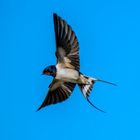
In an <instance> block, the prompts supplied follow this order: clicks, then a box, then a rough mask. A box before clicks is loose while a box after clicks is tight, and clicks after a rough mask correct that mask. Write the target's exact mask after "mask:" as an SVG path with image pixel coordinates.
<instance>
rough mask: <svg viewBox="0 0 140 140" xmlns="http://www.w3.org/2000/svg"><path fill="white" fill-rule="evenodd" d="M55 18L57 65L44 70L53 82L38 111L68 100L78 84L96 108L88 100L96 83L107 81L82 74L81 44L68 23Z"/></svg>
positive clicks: (54, 15)
mask: <svg viewBox="0 0 140 140" xmlns="http://www.w3.org/2000/svg"><path fill="white" fill-rule="evenodd" d="M53 18H54V29H55V38H56V53H55V55H56V58H57V64H56V65H51V66H48V67H46V68H45V69H44V70H43V74H45V75H50V76H52V77H53V81H52V83H51V84H50V85H49V92H48V95H47V96H46V98H45V100H44V102H43V103H42V104H41V106H40V107H39V109H38V110H40V109H41V108H43V107H45V106H47V105H51V104H56V103H58V102H62V101H64V100H66V99H68V97H69V96H70V95H71V93H72V92H73V90H74V88H75V86H76V84H78V86H79V88H80V90H81V92H82V93H83V95H84V97H85V98H86V99H87V101H88V102H89V103H90V104H91V105H92V106H93V107H95V106H94V105H93V104H92V103H91V102H90V101H89V99H88V97H89V95H90V92H91V90H92V87H93V84H94V83H95V81H102V82H106V81H103V80H99V79H96V78H92V77H88V76H85V75H83V74H82V73H81V72H80V59H79V43H78V40H77V37H76V35H75V33H74V31H73V30H72V28H71V27H70V26H69V25H68V24H67V22H66V21H65V20H63V19H62V18H61V17H59V16H57V14H53ZM106 83H109V82H106ZM109 84H113V83H109ZM113 85H115V84H113ZM95 108H96V109H98V108H97V107H95ZM98 110H100V109H98ZM100 111H102V110H100ZM102 112H103V111H102Z"/></svg>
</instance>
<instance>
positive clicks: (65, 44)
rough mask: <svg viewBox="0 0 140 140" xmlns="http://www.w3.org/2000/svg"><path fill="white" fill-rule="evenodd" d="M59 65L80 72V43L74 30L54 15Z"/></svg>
mask: <svg viewBox="0 0 140 140" xmlns="http://www.w3.org/2000/svg"><path fill="white" fill-rule="evenodd" d="M53 18H54V29H55V39H56V53H55V54H56V57H57V63H58V64H60V65H61V66H63V67H67V68H71V69H75V70H77V71H79V69H80V62H79V61H80V60H79V43H78V40H77V37H76V35H75V33H74V31H73V30H72V28H71V27H70V26H69V25H68V24H67V23H66V21H65V20H63V19H62V18H61V17H59V16H57V14H55V13H54V14H53Z"/></svg>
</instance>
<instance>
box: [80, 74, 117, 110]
mask: <svg viewBox="0 0 140 140" xmlns="http://www.w3.org/2000/svg"><path fill="white" fill-rule="evenodd" d="M81 77H83V78H84V80H85V79H86V81H87V83H88V84H78V86H79V88H80V90H81V92H82V93H83V95H84V97H85V98H86V99H87V101H88V102H89V103H90V104H91V105H92V106H93V107H94V108H96V109H97V110H99V111H101V112H104V111H103V110H101V109H99V108H97V107H96V106H95V105H94V104H93V103H91V101H90V100H89V98H88V97H89V95H90V93H91V91H92V88H93V86H94V84H95V82H96V81H99V82H104V83H107V84H111V85H114V86H116V84H114V83H111V82H107V81H104V80H100V79H96V78H92V77H88V76H85V75H82V76H81ZM104 113H106V112H104Z"/></svg>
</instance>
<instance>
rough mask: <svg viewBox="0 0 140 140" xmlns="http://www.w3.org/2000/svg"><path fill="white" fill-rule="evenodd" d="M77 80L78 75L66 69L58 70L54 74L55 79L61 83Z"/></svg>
mask: <svg viewBox="0 0 140 140" xmlns="http://www.w3.org/2000/svg"><path fill="white" fill-rule="evenodd" d="M78 78H79V73H78V72H77V71H76V70H73V69H68V68H58V69H57V73H56V79H60V80H62V81H71V80H77V79H78Z"/></svg>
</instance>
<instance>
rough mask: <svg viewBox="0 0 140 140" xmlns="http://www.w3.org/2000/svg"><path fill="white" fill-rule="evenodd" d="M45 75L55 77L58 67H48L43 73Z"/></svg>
mask: <svg viewBox="0 0 140 140" xmlns="http://www.w3.org/2000/svg"><path fill="white" fill-rule="evenodd" d="M42 74H43V75H51V76H53V77H54V76H55V75H56V67H55V65H51V66H48V67H46V68H45V69H44V70H43V72H42Z"/></svg>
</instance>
